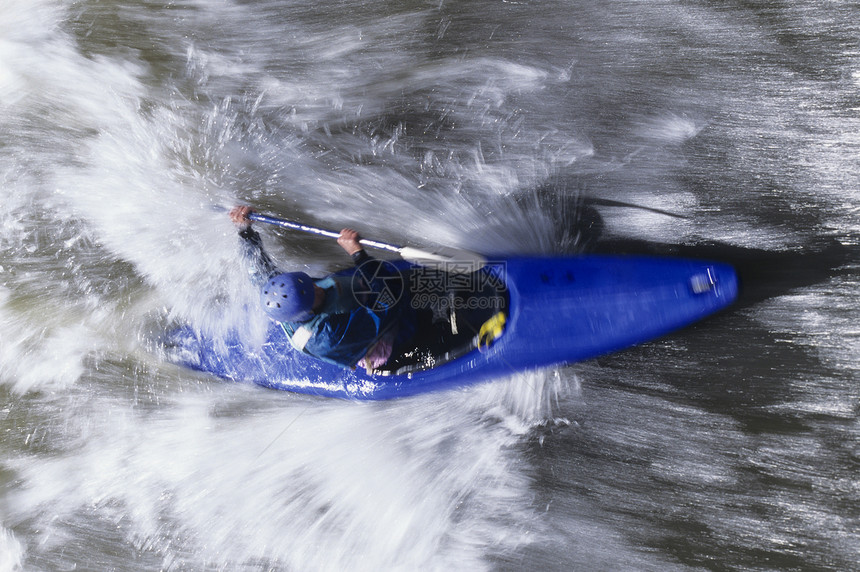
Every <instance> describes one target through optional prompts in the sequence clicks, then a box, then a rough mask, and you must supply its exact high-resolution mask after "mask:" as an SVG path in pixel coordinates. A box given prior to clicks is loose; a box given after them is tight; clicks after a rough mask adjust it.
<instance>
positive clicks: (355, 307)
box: [281, 268, 412, 367]
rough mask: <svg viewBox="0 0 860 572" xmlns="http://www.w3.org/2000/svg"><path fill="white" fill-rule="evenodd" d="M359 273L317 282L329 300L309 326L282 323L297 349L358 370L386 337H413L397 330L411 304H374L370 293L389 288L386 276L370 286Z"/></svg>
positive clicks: (345, 273) (377, 300)
mask: <svg viewBox="0 0 860 572" xmlns="http://www.w3.org/2000/svg"><path fill="white" fill-rule="evenodd" d="M355 272H356V269H355V268H353V269H350V270H349V271H347V272H344V273H338V274H336V275H333V276H329V277H328V278H324V279H322V280H317V281H316V282H315V284H316V285H317V286H319V287H320V288H322V289H323V290H324V291H325V293H326V296H325V301H324V303H323V306H322V307H321V308H320V309H319V311H318V312H317V313H316V315H314V317H313V318H311V319H310V320H307V321H305V322H282V323H281V326H282V327H283V328H284V331H285V332H286V334H287V336H288V337H289V338H290V342H291V343H292V344H293V347H294V348H295V349H297V350H299V351H302V352H304V353H306V354H309V355H312V356H314V357H316V358H319V359H321V360H323V361H327V362H330V363H334V364H337V365H340V366H342V367H354V366H355V365H356V363H358V361H359V360H360V359H361V358H363V357H364V355H365V354H366V353H367V350H368V349H369V348H370V347H371V346H372V345H373V344H375V343H376V342H377V341H379V339H380V338H381V337H382V336H384V335H386V334H391V335H395V334H401V335H400V336H398V337H402V336H403V335H411V334H412V332H407V331H405V330H404V331H403V332H400V331H399V330H398V329H397V328H398V325H399V324H400V322H401V318H402V317H404V314H405V313H408V312H405V311H407V309H408V307H409V302H408V301H405V300H398V299H392V301H391V303H385V301H384V300H381V299H380V298H379V297H377V298H373V300H372V302H373V303H372V304H371V303H370V300H368V299H367V293H368V292H381V291H382V289H383V288H385V286H386V285H385V284H384V283H383V282H381V280H382V278H383V276H378V277H377V278H376V280H374V281H371V283H370V284H368V283H367V282H364V281H363V278H362V277H359V276H357V275H356V274H355ZM374 282H376V283H374ZM397 298H399V294H398V296H397Z"/></svg>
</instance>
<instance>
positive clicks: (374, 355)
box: [230, 206, 414, 371]
mask: <svg viewBox="0 0 860 572" xmlns="http://www.w3.org/2000/svg"><path fill="white" fill-rule="evenodd" d="M251 212H253V211H252V209H251V208H250V207H247V206H237V207H235V208H234V209H233V210H231V211H230V218H231V220H232V221H233V223H234V224H235V225H236V226H237V227H238V229H239V236H240V237H241V238H242V244H243V255H244V257H245V259H246V261H247V262H248V263H249V272H250V274H251V279H252V281H253V282H254V283H255V284H256V285H258V286H260V292H261V294H260V302H261V304H262V306H263V309H264V311H265V312H266V314H267V315H268V316H269V317H270V318H271V319H272V320H274V321H276V322H278V323H279V324H281V326H282V327H283V328H284V331H285V332H286V334H287V336H288V337H289V338H290V343H291V344H292V345H293V347H294V348H295V349H297V350H299V351H301V352H304V353H306V354H308V355H311V356H314V357H316V358H318V359H321V360H324V361H327V362H331V363H335V364H337V365H340V366H343V367H355V366H356V365H358V366H361V367H364V368H365V369H367V370H368V371H372V370H374V369H377V368H379V367H381V366H382V365H384V364H385V362H386V361H388V359H389V357H390V356H391V353H392V349H393V347H394V345H395V344H396V343H399V342H402V341H403V340H404V339H407V338H408V337H410V336H411V335H412V333H413V330H414V327H413V326H411V325H410V323H409V320H408V313H409V312H408V304H404V303H398V300H397V299H396V298H399V296H395V297H391V298H390V300H389V301H388V303H386V301H385V300H380V299H376V298H375V299H374V300H373V304H368V303H367V296H368V295H372V294H373V292H374V291H375V290H376V291H379V290H380V289H382V288H389V287H390V285H391V284H392V283H394V284H395V285H396V284H397V280H395V279H396V278H399V277H397V276H392V275H391V273H390V272H386V269H385V266H384V264H383V263H382V262H381V261H379V260H376V259H374V258H372V257H371V256H370V255H369V254H367V252H366V251H365V250H364V248H363V247H362V246H361V243H360V242H359V240H360V237H359V235H358V233H357V232H356V231H355V230H352V229H348V228H345V229H343V230H342V231H341V233H340V237H338V239H337V242H338V244H339V245H340V246H341V248H343V249H344V251H346V253H347V254H349V255H350V257H351V258H352V260H353V263H354V264H355V267H356V269H358V270H359V271H360V274H356V273H355V272H353V273H337V274H333V275H330V276H328V277H326V278H322V279H314V278H311V277H310V276H308V275H307V274H306V273H304V272H282V271H280V270H279V269H278V268H277V266H276V265H275V264H274V262H273V261H272V259H271V258H270V257H269V255H268V254H267V253H266V252H265V250H264V249H263V243H262V240H261V239H260V235H259V233H257V231H255V230H254V229H253V228H252V227H251V219H249V218H248V215H249V214H250V213H251Z"/></svg>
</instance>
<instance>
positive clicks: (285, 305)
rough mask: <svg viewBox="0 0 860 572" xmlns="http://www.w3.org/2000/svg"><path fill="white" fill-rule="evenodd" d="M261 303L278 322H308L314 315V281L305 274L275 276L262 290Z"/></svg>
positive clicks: (295, 273)
mask: <svg viewBox="0 0 860 572" xmlns="http://www.w3.org/2000/svg"><path fill="white" fill-rule="evenodd" d="M260 303H261V304H262V305H263V309H264V310H265V311H266V314H268V315H269V317H270V318H272V319H273V320H275V321H277V322H302V321H304V320H307V319H309V318H310V317H311V316H312V315H313V312H312V310H311V308H313V305H314V281H313V279H312V278H311V277H310V276H308V275H307V274H305V273H304V272H286V273H284V274H278V275H277V276H273V277H271V278H269V279H268V280H267V281H266V283H265V284H263V287H262V288H261V289H260Z"/></svg>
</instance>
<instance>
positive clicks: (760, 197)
mask: <svg viewBox="0 0 860 572" xmlns="http://www.w3.org/2000/svg"><path fill="white" fill-rule="evenodd" d="M858 157H860V9H858V7H857V5H856V4H855V3H852V2H843V1H839V0H833V1H828V2H824V1H822V0H798V1H795V2H765V1H760V2H756V1H740V0H738V1H733V0H727V1H718V0H700V1H696V0H692V1H690V0H653V1H633V0H607V1H604V0H600V1H597V0H593V1H592V0H584V1H581V2H575V1H567V2H565V1H547V2H538V1H536V0H522V1H504V0H477V1H473V2H452V1H450V0H441V1H440V0H433V1H432V2H419V1H412V0H409V1H403V2H396V3H392V2H374V1H362V2H329V1H326V0H323V1H322V2H317V1H313V2H311V1H303V0H295V1H275V0H268V1H266V0H261V1H256V2H248V1H243V0H177V1H172V2H165V1H159V2H157V1H152V0H127V1H116V0H80V1H74V2H69V1H66V2H62V1H56V0H55V1H51V0H0V183H2V184H0V189H2V190H0V193H2V205H3V208H2V212H0V276H2V279H1V280H0V337H1V338H0V435H2V441H0V570H2V571H4V572H5V571H6V570H12V571H17V570H27V571H30V570H45V571H62V570H99V571H102V570H117V571H125V570H162V569H163V570H413V569H421V570H449V569H454V570H661V571H663V570H858V569H860V565H858V562H860V533H858V530H860V478H858V475H860V472H858V470H860V447H858V436H860V427H858V414H860V385H858V377H860V376H858V374H860V359H858V358H860V328H858V322H860V287H858V286H860V270H858V264H860V256H858V252H860V192H858V189H860V161H858ZM240 202H241V203H245V204H250V205H253V206H254V207H256V208H258V209H260V210H262V211H265V212H270V213H272V214H275V215H280V216H286V217H293V218H298V219H300V220H304V221H307V222H310V223H318V224H320V225H322V226H330V227H334V228H335V229H339V228H341V227H342V226H353V227H355V228H357V229H359V230H360V231H362V232H363V233H364V234H365V235H367V236H370V237H374V238H378V239H382V240H386V239H387V240H390V241H392V242H400V243H411V244H417V245H432V244H444V245H450V246H459V247H465V248H469V249H473V250H476V251H479V252H487V253H493V252H496V253H499V252H519V253H578V252H586V251H604V252H651V253H659V254H670V255H684V256H696V257H705V258H715V259H719V260H725V261H727V262H731V263H734V264H735V265H736V266H737V268H738V271H739V273H740V274H741V277H742V279H743V288H744V289H743V293H742V296H741V299H740V301H739V303H738V304H737V305H736V306H734V307H733V308H732V309H731V310H729V311H727V312H724V313H722V314H720V315H718V316H716V317H714V318H712V319H709V320H706V321H705V322H703V323H701V324H699V325H697V326H695V327H692V328H688V329H686V330H684V331H682V332H679V333H676V334H674V335H671V336H668V337H666V338H663V339H661V340H658V341H655V342H652V343H649V344H646V345H644V346H641V347H638V348H634V349H631V350H628V351H625V352H622V353H620V354H616V355H613V356H609V357H605V358H600V359H596V360H592V361H589V362H586V363H582V364H576V365H572V366H569V367H564V368H559V369H556V370H551V371H540V372H533V373H529V374H524V375H519V376H515V377H513V378H510V379H499V380H497V381H495V382H493V383H489V384H484V385H480V386H477V387H473V388H471V389H467V390H461V391H449V392H444V393H439V394H432V395H426V396H421V397H416V398H410V399H405V400H401V401H392V402H384V403H353V402H344V401H334V400H326V399H317V398H309V397H304V396H298V395H292V394H288V393H281V392H276V391H271V390H265V389H261V388H257V387H252V386H247V385H243V384H231V383H227V382H224V381H221V380H217V379H213V378H211V377H208V376H205V375H201V374H197V373H194V372H191V371H187V370H184V369H182V368H179V367H177V366H175V365H172V364H170V363H167V361H166V360H165V359H164V357H163V354H162V352H160V351H159V345H158V340H159V336H160V334H161V333H162V332H164V331H165V330H166V329H167V328H169V327H171V326H172V325H174V324H182V323H193V324H195V325H196V326H198V327H200V328H207V329H210V330H223V329H226V328H228V327H230V326H241V327H243V328H250V329H251V330H255V329H256V330H258V329H259V327H260V321H261V319H262V318H260V317H259V316H257V317H253V316H252V317H251V318H250V319H248V318H246V317H245V316H243V313H242V312H241V311H240V310H239V309H240V308H241V307H242V305H243V304H246V303H248V302H249V301H251V300H253V298H254V293H253V292H252V291H251V290H250V287H249V286H248V284H247V283H246V278H245V276H244V274H243V272H242V270H241V265H240V262H239V253H238V243H237V239H236V236H235V231H234V230H233V228H232V226H231V224H230V222H229V221H228V220H227V217H226V216H225V215H224V214H223V212H218V211H217V210H216V209H215V208H213V206H218V205H231V204H235V203H240ZM261 230H262V232H263V234H264V241H265V242H266V244H267V246H268V248H269V250H270V251H271V252H272V253H273V255H274V256H275V257H276V258H277V259H278V260H279V262H280V263H281V264H282V265H283V266H287V267H293V268H297V269H305V270H307V271H309V272H324V271H326V270H331V269H334V268H337V267H338V265H342V264H344V262H345V260H344V258H343V255H342V253H340V252H339V251H338V249H337V247H336V246H335V245H333V244H332V243H331V241H326V240H323V239H319V238H315V237H308V236H304V235H296V234H288V233H282V232H281V231H274V230H272V229H270V228H266V229H261ZM256 330H255V331H256Z"/></svg>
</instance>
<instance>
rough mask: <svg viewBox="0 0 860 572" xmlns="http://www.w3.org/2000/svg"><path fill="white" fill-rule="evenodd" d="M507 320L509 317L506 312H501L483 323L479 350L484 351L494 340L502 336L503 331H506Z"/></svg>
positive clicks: (479, 337)
mask: <svg viewBox="0 0 860 572" xmlns="http://www.w3.org/2000/svg"><path fill="white" fill-rule="evenodd" d="M506 320H507V318H506V317H505V313H504V312H499V313H498V314H496V315H495V316H493V317H492V318H490V319H489V320H487V321H486V322H484V323H483V325H482V326H481V329H480V330H479V331H478V350H479V351H483V350H485V349H487V348H489V347H490V345H492V343H493V342H494V341H496V340H497V339H499V338H500V337H501V335H502V332H504V331H505V321H506Z"/></svg>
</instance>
